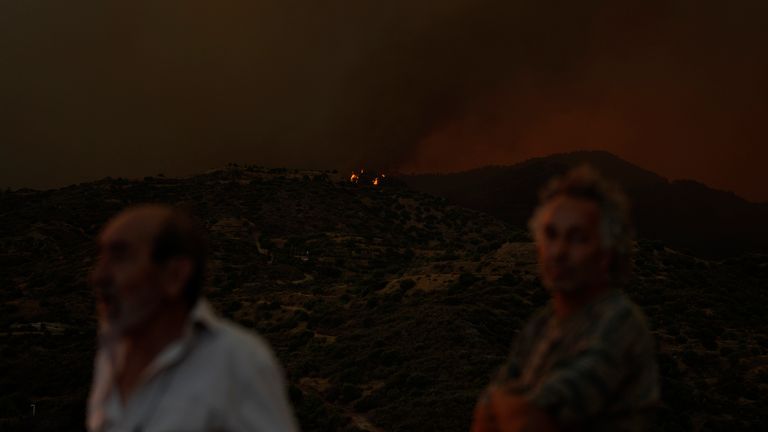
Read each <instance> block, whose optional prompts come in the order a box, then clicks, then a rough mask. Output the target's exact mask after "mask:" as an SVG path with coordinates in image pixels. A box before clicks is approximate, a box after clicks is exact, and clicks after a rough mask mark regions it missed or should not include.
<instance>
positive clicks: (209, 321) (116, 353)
mask: <svg viewBox="0 0 768 432" xmlns="http://www.w3.org/2000/svg"><path fill="white" fill-rule="evenodd" d="M123 360H124V350H123V349H122V347H121V346H120V344H116V343H102V346H100V348H99V351H98V353H97V354H96V365H95V369H94V377H93V378H94V379H93V387H92V388H91V395H90V397H89V400H88V417H87V421H86V424H87V428H88V430H89V431H90V432H139V431H140V432H153V431H157V432H166V431H179V432H182V431H183V432H194V431H214V430H215V431H233V432H234V431H264V432H277V431H280V432H283V431H284V432H295V431H298V425H297V424H296V420H295V419H294V416H293V410H292V409H291V407H290V405H289V403H288V398H287V395H286V391H285V381H284V378H283V370H282V368H281V367H280V365H279V363H278V362H277V359H276V358H275V357H274V354H273V353H272V350H271V349H270V348H269V345H267V343H266V341H264V340H263V339H262V338H261V337H259V336H258V335H256V334H255V333H252V332H249V331H247V330H245V329H244V328H242V327H240V326H238V325H236V324H235V323H232V322H230V321H228V320H225V319H222V318H219V317H217V316H216V315H215V314H214V312H213V309H212V308H211V307H210V305H209V304H208V302H206V301H205V300H202V299H201V300H199V301H198V302H197V305H196V306H195V307H194V309H193V310H192V313H191V314H190V317H189V320H188V322H187V325H186V328H185V331H184V334H183V336H182V337H181V338H179V339H178V340H176V341H174V342H173V343H171V344H169V345H168V346H167V347H166V348H165V349H164V350H163V351H161V352H160V354H158V355H157V357H156V358H155V359H154V360H153V361H152V363H151V364H150V366H149V367H148V368H147V369H146V370H145V371H144V373H143V375H142V377H141V380H140V384H139V386H138V388H137V390H136V391H135V392H134V394H133V395H131V397H130V398H129V399H128V400H127V401H123V400H122V398H121V397H120V394H119V392H118V389H117V386H116V383H115V374H116V371H117V370H120V368H121V365H122V363H123Z"/></svg>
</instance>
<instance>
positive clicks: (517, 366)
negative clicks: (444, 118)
mask: <svg viewBox="0 0 768 432" xmlns="http://www.w3.org/2000/svg"><path fill="white" fill-rule="evenodd" d="M548 313H549V310H548V309H546V308H542V309H540V310H539V311H537V312H536V313H535V314H534V315H533V316H532V317H531V319H530V320H528V322H527V323H526V325H525V326H524V327H523V328H522V330H520V332H518V333H517V335H516V336H515V340H514V342H513V343H512V348H511V350H510V352H509V356H508V357H507V359H506V361H505V362H504V364H503V365H502V366H501V368H500V369H499V371H498V372H497V373H496V377H495V382H496V383H497V384H510V383H514V382H515V381H516V380H517V379H518V378H520V375H521V371H522V368H523V367H524V363H525V360H526V358H527V357H528V355H529V354H530V351H531V346H532V345H533V343H534V342H535V341H536V338H537V337H538V335H540V334H541V332H542V329H543V327H544V326H545V325H546V323H547V316H548Z"/></svg>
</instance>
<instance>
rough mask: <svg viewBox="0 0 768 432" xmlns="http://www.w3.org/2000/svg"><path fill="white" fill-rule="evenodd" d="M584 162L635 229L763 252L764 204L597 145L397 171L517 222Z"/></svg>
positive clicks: (734, 250) (692, 243) (715, 252)
mask: <svg viewBox="0 0 768 432" xmlns="http://www.w3.org/2000/svg"><path fill="white" fill-rule="evenodd" d="M583 163H587V164H590V165H592V166H593V167H595V168H596V169H597V170H598V171H599V172H601V173H602V174H603V175H605V176H606V177H608V178H611V179H613V180H614V181H616V182H618V183H619V184H621V185H622V186H623V187H624V189H625V190H626V191H627V194H628V195H629V196H630V198H631V200H632V204H633V213H634V218H635V221H636V225H637V229H638V235H639V236H640V237H643V238H647V239H655V240H661V241H664V242H665V243H667V244H669V245H671V246H673V247H675V248H678V249H682V250H687V251H689V252H692V253H695V254H697V255H701V256H708V257H713V258H723V257H727V256H733V255H738V254H741V253H749V252H768V224H766V223H765V221H766V220H768V205H766V204H765V203H761V204H758V203H751V202H748V201H746V200H744V199H742V198H739V197H738V196H736V195H735V194H733V193H731V192H723V191H719V190H714V189H711V188H709V187H707V186H705V185H703V184H701V183H698V182H695V181H691V180H675V181H669V180H667V179H665V178H664V177H661V176H658V175H656V174H654V173H652V172H650V171H647V170H644V169H642V168H640V167H638V166H636V165H633V164H631V163H629V162H627V161H624V160H622V159H620V158H618V157H616V156H614V155H613V154H611V153H608V152H604V151H582V152H574V153H564V154H556V155H552V156H547V157H542V158H535V159H531V160H528V161H525V162H522V163H519V164H516V165H512V166H491V167H485V168H478V169H474V170H470V171H465V172H459V173H452V174H421V175H410V176H400V179H401V180H402V181H404V182H405V183H407V184H408V185H410V186H411V187H413V188H414V189H417V190H420V191H423V192H427V193H430V194H433V195H437V196H441V197H445V198H446V199H448V200H449V202H451V203H454V204H457V205H461V206H464V207H468V208H472V209H475V210H479V211H482V212H485V213H488V214H490V215H493V216H496V217H498V218H500V219H502V220H504V221H507V222H509V223H511V224H513V225H518V226H524V225H525V224H526V222H527V220H528V218H529V217H530V215H531V213H532V211H533V208H534V207H535V205H536V202H537V191H538V190H539V189H540V188H541V186H542V185H543V184H544V183H545V182H546V181H547V180H548V179H550V178H551V177H552V176H554V175H559V174H562V173H564V172H565V171H567V170H568V169H570V168H572V167H574V166H576V165H580V164H583Z"/></svg>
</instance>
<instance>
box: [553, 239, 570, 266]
mask: <svg viewBox="0 0 768 432" xmlns="http://www.w3.org/2000/svg"><path fill="white" fill-rule="evenodd" d="M549 254H550V258H552V259H555V260H558V261H560V260H562V259H564V258H565V257H566V256H567V255H568V245H567V244H566V242H565V240H563V239H561V238H557V239H554V240H552V241H551V243H550V247H549Z"/></svg>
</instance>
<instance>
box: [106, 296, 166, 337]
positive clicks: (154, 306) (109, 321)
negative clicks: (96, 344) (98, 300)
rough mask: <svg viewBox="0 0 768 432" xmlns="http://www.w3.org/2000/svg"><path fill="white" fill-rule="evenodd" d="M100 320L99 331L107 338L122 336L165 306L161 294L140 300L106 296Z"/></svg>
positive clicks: (139, 325)
mask: <svg viewBox="0 0 768 432" xmlns="http://www.w3.org/2000/svg"><path fill="white" fill-rule="evenodd" d="M105 291H106V290H105ZM105 298H106V299H108V301H107V302H106V304H103V306H102V307H103V310H102V313H101V317H100V322H99V333H100V334H101V335H102V336H104V337H106V338H121V337H123V336H125V335H126V334H129V333H131V332H132V331H134V330H136V329H137V328H139V327H141V325H142V324H144V323H146V322H147V321H148V320H149V319H150V318H151V317H152V316H153V315H155V313H156V312H157V311H158V310H159V309H160V308H161V307H162V306H163V303H164V301H163V298H162V297H160V296H157V295H155V296H151V295H150V296H145V298H143V299H141V300H139V301H133V302H131V301H122V300H119V299H118V298H117V297H116V296H109V295H108V296H105Z"/></svg>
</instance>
